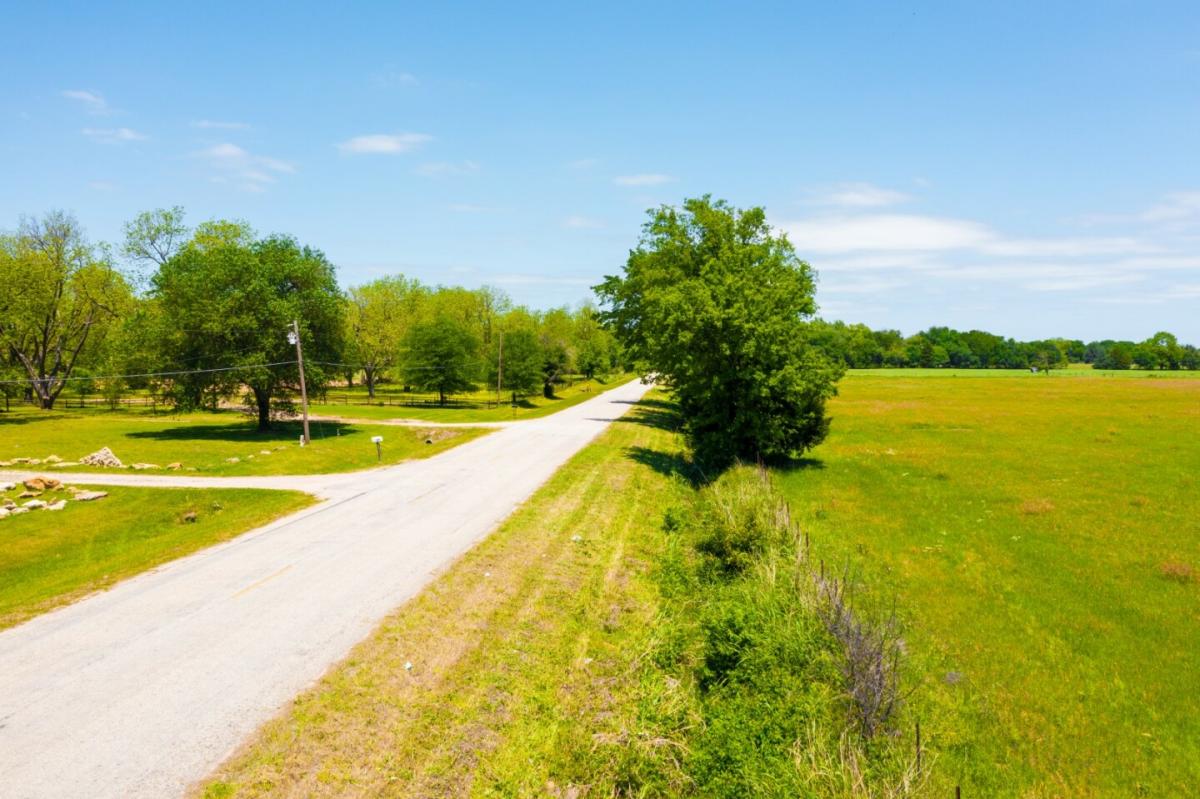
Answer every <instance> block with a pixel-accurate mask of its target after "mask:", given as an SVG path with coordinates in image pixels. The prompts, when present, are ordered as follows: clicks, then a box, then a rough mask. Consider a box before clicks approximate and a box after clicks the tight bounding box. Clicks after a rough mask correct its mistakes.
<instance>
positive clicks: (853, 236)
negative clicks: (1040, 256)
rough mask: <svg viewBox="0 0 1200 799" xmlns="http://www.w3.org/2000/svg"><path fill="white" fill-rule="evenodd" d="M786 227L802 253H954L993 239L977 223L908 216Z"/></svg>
mask: <svg viewBox="0 0 1200 799" xmlns="http://www.w3.org/2000/svg"><path fill="white" fill-rule="evenodd" d="M783 227H784V229H785V230H786V231H787V234H788V237H789V238H790V239H791V240H792V243H793V244H794V245H796V247H797V248H798V249H799V250H800V251H801V252H827V253H845V252H861V251H864V250H889V251H913V250H954V249H962V248H967V247H979V246H982V245H984V244H987V243H989V242H991V241H992V240H993V239H994V234H993V233H992V232H991V230H989V229H988V228H987V227H986V226H984V225H981V224H979V223H978V222H970V221H967V220H963V219H951V218H945V217H934V216H916V215H908V214H869V215H863V216H821V217H816V218H810V219H804V220H801V221H797V222H791V223H785V224H784V226H783Z"/></svg>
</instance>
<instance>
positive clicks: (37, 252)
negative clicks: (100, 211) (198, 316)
mask: <svg viewBox="0 0 1200 799" xmlns="http://www.w3.org/2000/svg"><path fill="white" fill-rule="evenodd" d="M131 302H132V293H131V291H130V288H129V284H128V283H127V282H126V280H125V279H124V277H123V276H122V275H121V274H120V273H119V272H118V271H117V270H116V269H115V268H114V267H113V266H112V264H111V263H110V262H109V261H108V260H107V258H105V257H104V254H103V251H100V252H97V248H95V247H94V246H93V245H92V244H90V243H89V242H88V241H87V239H86V238H85V237H84V235H83V230H82V228H81V227H80V225H79V222H78V221H77V220H76V219H75V218H74V217H73V216H71V215H69V214H66V213H64V212H62V211H52V212H50V213H48V214H46V215H45V216H44V217H42V218H41V219H26V220H24V221H23V222H22V224H21V227H20V229H19V230H18V232H17V234H16V235H13V236H5V237H0V348H2V349H5V350H7V351H8V353H9V354H10V355H11V358H12V360H13V361H15V362H16V364H17V365H19V367H20V368H21V370H22V372H23V373H24V375H25V376H26V377H27V378H28V379H29V388H30V390H31V392H32V394H33V395H34V396H36V397H37V400H38V403H39V404H40V405H41V407H42V408H45V409H50V408H53V407H54V403H55V401H56V400H57V399H58V397H59V395H60V394H61V393H62V391H63V389H64V388H65V387H66V386H67V383H68V381H70V380H71V378H72V376H73V374H74V372H75V370H76V369H77V368H79V367H81V366H82V365H83V364H85V363H88V362H89V361H91V360H96V358H95V354H96V353H97V352H98V351H99V349H100V347H101V345H102V343H103V341H104V338H105V336H106V335H107V334H108V332H109V330H111V329H112V328H113V327H114V326H115V324H116V321H117V320H118V319H119V318H120V316H121V315H122V314H123V313H125V312H126V311H127V310H128V307H129V305H130V304H131Z"/></svg>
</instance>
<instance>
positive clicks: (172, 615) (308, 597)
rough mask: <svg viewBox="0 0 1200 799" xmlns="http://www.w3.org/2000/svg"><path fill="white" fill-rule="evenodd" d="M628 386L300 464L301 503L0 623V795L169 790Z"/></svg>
mask: <svg viewBox="0 0 1200 799" xmlns="http://www.w3.org/2000/svg"><path fill="white" fill-rule="evenodd" d="M645 390H646V387H645V386H642V385H640V384H639V383H637V382H633V383H629V384H626V385H624V386H621V387H619V388H616V389H613V390H612V391H609V392H607V393H605V394H602V395H600V396H598V397H596V398H595V399H592V400H589V401H587V402H584V403H581V404H579V405H576V406H574V407H572V408H568V409H566V410H563V411H561V412H559V413H557V414H555V415H553V416H548V417H545V418H542V419H533V420H529V421H526V422H523V423H521V424H519V425H514V426H511V427H508V428H505V429H503V430H498V431H496V432H495V433H492V434H490V435H488V436H484V437H483V438H480V439H476V440H475V441H471V442H468V443H467V444H464V445H462V446H459V447H456V448H454V449H451V450H449V451H447V452H445V453H443V454H441V455H438V456H435V457H433V458H430V459H428V460H421V461H413V462H410V463H406V464H401V465H399V466H395V467H391V468H387V469H380V470H374V471H371V472H364V473H358V474H352V475H329V476H324V477H321V478H315V479H312V482H311V483H309V485H312V486H314V490H316V491H318V493H320V494H321V495H322V496H324V497H327V499H326V501H325V502H322V503H321V504H319V505H317V506H315V507H314V508H312V509H309V510H306V511H302V512H301V513H299V514H297V515H294V516H292V517H289V518H287V519H285V520H282V521H279V522H276V523H274V524H271V525H269V526H267V527H264V528H261V529H259V530H256V531H253V532H250V533H247V534H246V535H243V536H241V537H239V538H237V539H235V540H233V541H230V542H227V543H225V544H220V545H217V546H214V547H212V548H210V549H207V550H204V551H203V552H200V553H197V554H195V555H192V556H190V557H187V558H183V559H181V560H178V561H175V562H173V563H170V564H167V565H165V566H163V567H160V568H159V569H156V570H154V571H152V572H149V573H147V574H144V575H141V576H139V577H135V578H133V579H131V580H128V581H126V582H124V583H121V584H120V585H118V586H116V587H115V588H113V589H112V590H110V591H108V592H106V593H103V594H98V595H95V596H92V597H90V598H88V599H85V600H83V601H80V602H78V603H76V604H74V605H71V606H68V607H66V608H63V609H60V610H58V611H55V612H53V613H49V614H46V615H44V616H40V617H38V618H35V619H33V620H31V621H29V622H27V623H25V624H23V625H21V626H19V627H16V628H13V629H11V630H8V631H6V632H3V633H0V795H2V796H3V797H5V799H26V798H32V797H54V799H62V798H63V797H88V799H97V798H98V797H123V798H125V799H128V798H129V797H156V798H157V797H166V796H174V795H178V794H180V793H182V792H183V791H184V790H185V789H186V788H187V787H188V786H189V785H190V784H193V783H194V782H195V781H197V780H199V779H202V778H203V777H204V776H205V775H207V774H208V773H209V772H210V771H211V770H212V769H213V768H214V767H215V766H216V765H217V764H218V763H220V762H221V761H222V760H223V759H224V758H225V757H226V756H228V755H229V754H230V753H231V752H232V750H233V749H235V748H236V747H237V745H238V744H239V743H240V742H241V741H242V740H244V739H245V738H246V737H247V736H248V735H249V734H250V733H252V732H253V731H254V730H255V729H256V728H257V727H258V725H259V724H260V723H262V722H263V721H265V720H267V719H268V718H270V717H272V716H273V715H275V714H276V713H277V712H278V711H279V710H280V709H281V708H282V707H283V706H284V705H285V704H286V703H287V701H288V700H290V699H291V698H292V697H294V696H295V695H296V694H298V693H299V692H300V691H302V690H304V689H305V688H306V687H308V686H309V685H311V684H312V683H313V681H314V680H316V679H317V678H319V677H320V676H321V675H322V674H323V673H324V672H325V671H326V670H327V669H328V667H329V666H330V665H332V664H333V663H335V662H337V661H338V660H339V659H341V658H342V657H344V656H345V655H346V653H347V652H348V650H349V649H350V647H351V646H353V645H354V644H355V643H356V642H358V641H359V640H361V639H362V638H364V637H365V636H366V635H367V634H368V633H369V632H370V631H371V630H372V629H373V628H374V627H375V625H376V624H377V623H378V622H379V621H380V619H382V618H383V616H385V615H386V614H387V613H388V612H389V611H390V610H392V609H393V608H395V607H397V606H398V605H400V604H401V603H403V602H404V601H405V600H406V599H408V598H409V597H411V596H413V595H414V594H415V593H416V592H417V591H419V590H420V589H421V588H422V587H423V586H424V585H425V584H426V583H427V582H428V581H429V580H430V578H431V577H432V576H433V575H434V574H435V573H436V572H437V571H438V570H440V569H442V568H443V567H445V566H446V565H447V564H449V563H450V562H451V561H453V560H454V559H455V558H456V557H458V556H459V555H460V554H461V553H463V552H465V551H466V550H467V549H469V548H470V547H471V546H472V544H474V543H475V542H476V541H478V540H479V539H481V538H482V537H484V536H485V535H487V533H488V532H490V531H491V529H492V528H493V527H494V526H495V525H496V524H497V523H498V522H500V521H501V520H502V519H504V518H505V517H506V516H508V514H509V513H510V512H511V511H512V510H513V509H514V508H515V507H516V506H517V505H518V504H520V503H521V502H522V501H523V500H525V499H526V498H527V497H528V496H529V495H530V494H532V493H533V491H534V490H535V489H537V487H538V486H540V485H541V484H542V483H543V482H544V481H545V480H546V479H547V478H548V477H550V475H551V474H553V473H554V471H555V470H556V469H557V468H558V467H559V466H560V465H561V464H562V463H564V462H565V461H566V460H567V459H568V458H570V457H571V456H572V455H573V454H575V453H576V452H577V451H578V450H579V449H581V448H582V447H583V446H584V445H585V444H587V443H588V441H590V440H591V439H592V438H593V437H594V436H595V435H596V434H597V433H599V432H600V431H601V430H602V429H603V428H604V427H605V426H606V425H607V424H608V423H609V422H610V421H612V420H614V419H615V418H616V417H618V416H620V415H621V414H622V413H624V412H625V411H626V410H627V409H628V408H629V406H630V403H631V402H633V401H635V400H637V399H638V398H640V397H641V395H642V394H643V393H644V392H645ZM96 477H99V475H94V476H89V477H88V478H87V482H98V481H97V480H96V479H95V478H96ZM104 477H105V478H108V477H119V478H123V479H129V480H136V481H137V482H138V483H139V484H152V483H153V484H162V482H163V481H164V480H165V481H171V480H199V481H201V482H202V483H203V484H205V485H209V484H213V483H210V482H208V481H204V480H203V479H202V478H186V477H175V478H171V477H165V478H160V479H158V480H155V479H153V478H146V477H141V476H138V475H105V476H104ZM309 479H310V478H304V480H309ZM246 480H254V481H257V480H266V481H272V482H277V481H279V480H280V478H228V479H227V480H225V481H223V482H226V483H227V484H229V483H230V482H231V481H237V483H238V484H243V481H246ZM190 484H191V483H190V482H189V485H190ZM259 484H261V483H259Z"/></svg>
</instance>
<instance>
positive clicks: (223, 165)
mask: <svg viewBox="0 0 1200 799" xmlns="http://www.w3.org/2000/svg"><path fill="white" fill-rule="evenodd" d="M195 155H196V156H197V157H198V158H201V159H203V160H205V161H207V162H208V164H209V165H210V166H211V167H212V168H213V169H215V170H216V171H217V173H218V174H216V175H214V176H212V177H211V178H210V179H211V180H212V181H213V182H215V183H226V182H236V183H237V184H238V186H239V188H241V189H242V190H243V191H252V192H262V191H265V189H266V187H267V186H268V185H269V184H271V183H274V182H276V180H277V179H278V175H280V174H288V175H290V174H292V173H294V172H295V171H296V167H295V166H294V165H292V164H290V163H288V162H287V161H281V160H279V159H278V158H271V157H269V156H265V155H255V154H253V153H251V152H249V151H247V150H246V149H244V148H242V147H239V146H237V145H236V144H231V143H229V142H224V143H221V144H214V145H213V146H212V147H208V148H206V149H204V150H201V151H200V152H198V153H196V154H195Z"/></svg>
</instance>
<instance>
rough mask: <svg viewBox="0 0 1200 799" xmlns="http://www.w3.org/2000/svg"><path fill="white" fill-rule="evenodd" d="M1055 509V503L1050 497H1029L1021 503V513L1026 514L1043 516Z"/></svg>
mask: <svg viewBox="0 0 1200 799" xmlns="http://www.w3.org/2000/svg"><path fill="white" fill-rule="evenodd" d="M1053 510H1054V503H1053V502H1051V501H1050V500H1048V499H1027V500H1025V501H1024V502H1022V503H1021V513H1022V515H1024V516H1041V515H1042V514H1045V513H1050V512H1052V511H1053Z"/></svg>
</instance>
